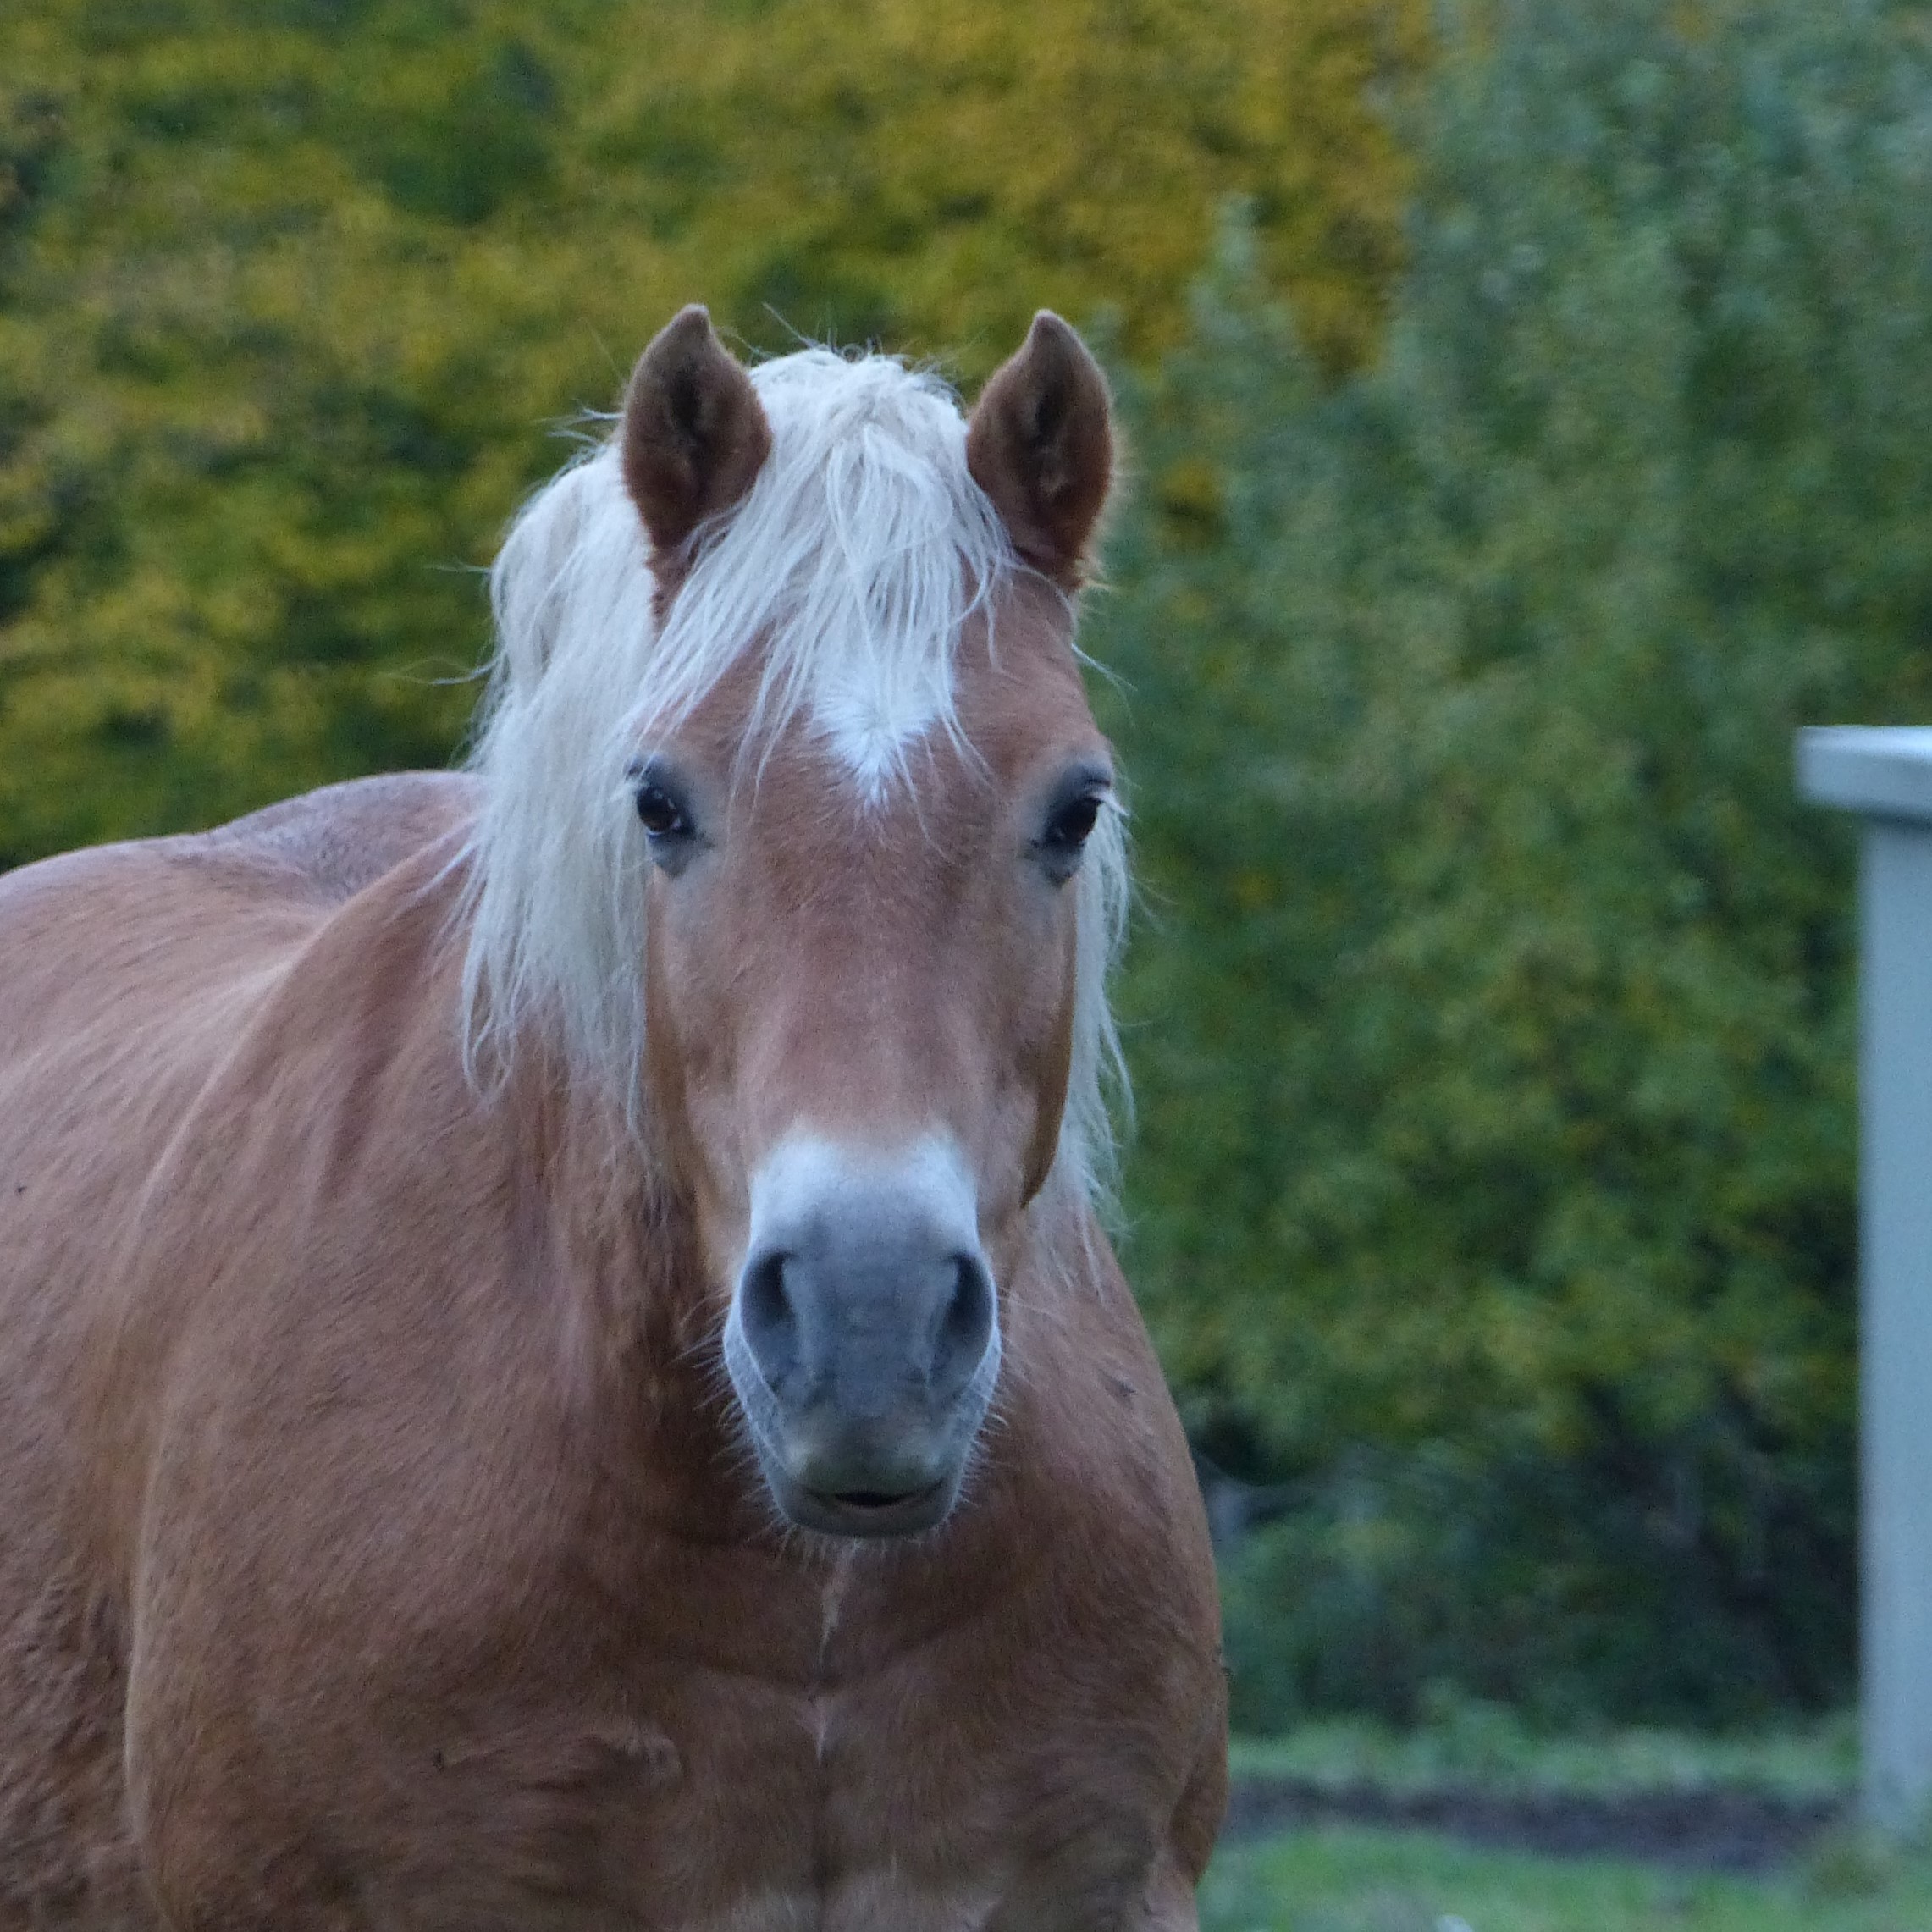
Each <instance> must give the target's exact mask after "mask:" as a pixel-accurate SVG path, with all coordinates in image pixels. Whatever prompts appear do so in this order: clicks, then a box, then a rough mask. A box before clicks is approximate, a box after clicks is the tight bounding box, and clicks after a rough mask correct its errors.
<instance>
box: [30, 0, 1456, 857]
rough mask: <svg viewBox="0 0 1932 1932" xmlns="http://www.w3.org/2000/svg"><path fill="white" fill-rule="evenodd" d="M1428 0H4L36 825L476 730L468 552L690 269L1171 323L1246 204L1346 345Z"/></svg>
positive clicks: (989, 322)
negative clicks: (1384, 116)
mask: <svg viewBox="0 0 1932 1932" xmlns="http://www.w3.org/2000/svg"><path fill="white" fill-rule="evenodd" d="M1419 14H1420V7H1419V5H1418V0H1306V3H1305V4H1298V5H1297V6H1296V7H1295V8H1292V9H1283V8H1282V7H1281V6H1280V5H1279V4H1278V0H1210V3H1208V4H1206V5H1199V4H1192V3H1184V0H1060V3H1058V4H1056V5H1055V6H1053V7H1052V8H1046V9H1041V8H1037V7H1030V6H1024V5H1021V4H1018V0H919V4H917V5H914V4H910V3H908V0H863V3H859V4H854V3H853V0H836V3H835V0H787V4H786V5H784V6H772V5H768V4H763V3H760V0H698V3H696V4H692V5H687V6H682V7H669V6H665V5H663V4H661V3H652V0H537V3H534V4H533V3H530V0H524V3H522V4H516V5H512V4H511V3H510V0H463V3H461V4H455V5H449V4H438V5H430V4H428V3H427V0H250V3H249V4H247V5H240V4H237V3H236V0H8V4H7V5H6V6H5V7H3V8H0V865H4V864H15V863H18V862H19V861H21V860H23V859H26V858H34V857H38V856H40V855H41V854H42V853H47V852H50V851H53V850H56V849H58V848H59V847H64V846H68V845H73V844H77V843H80V842H86V841H89V840H94V839H100V838H106V837H109V836H119V835H124V834H129V833H138V832H153V831H168V830H174V829H179V828H180V827H183V826H186V825H205V824H208V823H211V822H213V821H216V820H220V819H223V818H225V817H227V816H229V815H231V814H234V813H235V812H238V811H240V810H243V809H247V808H249V807H251V806H255V805H258V804H261V803H265V802H266V801H268V799H271V798H278V797H280V796H283V795H284V794H285V793H288V792H293V791H296V790H299V789H301V788H302V787H306V786H309V785H312V784H315V783H317V782H320V781H323V780H326V779H330V778H338V777H345V776H351V775H352V774H354V773H356V772H360V771H365V770H372V769H375V768H379V767H384V766H392V765H420V764H430V765H439V764H442V763H444V762H445V761H446V760H447V759H449V757H450V753H451V750H452V748H453V747H454V746H455V744H456V742H458V740H459V738H460V737H461V731H462V729H463V726H464V721H465V720H466V716H467V715H468V713H469V710H470V709H471V704H472V698H473V691H472V689H471V688H470V687H468V686H467V685H466V683H465V682H463V674H464V673H465V672H466V670H467V669H468V667H470V666H472V665H474V664H475V663H476V662H477V659H478V658H479V657H480V656H481V654H482V653H483V648H484V644H485V634H484V633H485V622H484V613H483V600H482V598H481V596H480V595H479V593H478V590H477V585H476V582H475V581H474V576H473V570H472V566H477V565H479V564H481V563H483V562H484V561H485V560H487V559H488V558H489V555H490V553H491V551H492V550H493V549H494V544H495V540H496V536H497V533H498V532H499V531H500V528H501V527H502V525H503V523H504V522H505V518H506V517H507V516H508V514H509V512H510V511H511V509H512V508H513V506H514V505H515V504H516V500H517V499H518V497H519V496H520V495H521V494H522V493H523V492H524V491H525V490H526V489H527V488H528V487H529V486H530V485H531V484H532V483H534V482H535V481H536V480H537V479H538V477H541V476H542V475H544V473H546V472H548V471H549V470H551V469H553V468H555V466H556V465H557V464H558V462H559V461H560V460H561V458H562V456H563V455H565V454H566V452H565V450H562V449H561V448H560V447H559V446H558V444H557V443H556V441H555V438H554V436H552V435H551V434H549V429H550V428H554V426H555V425H556V424H558V423H560V422H568V421H571V420H572V419H574V418H575V417H577V416H578V414H579V413H580V412H581V411H582V410H583V409H584V408H585V407H586V406H593V407H602V406H608V405H609V404H610V401H611V400H612V399H613V397H614V396H615V394H616V393H617V390H618V388H619V386H620V384H621V379H622V377H623V374H624V373H625V371H626V370H627V367H628V366H629V362H630V360H631V358H632V356H635V354H636V353H637V351H638V349H639V348H640V347H641V346H642V345H643V342H644V340H645V339H647V338H648V337H649V335H650V334H651V333H652V332H653V331H654V329H655V328H658V327H659V326H660V324H661V323H663V322H664V321H665V319H666V318H667V317H669V316H670V315H671V313H672V312H674V311H675V310H676V308H677V307H678V306H680V305H681V304H682V303H684V302H686V301H692V300H694V299H695V300H704V301H709V303H710V304H711V305H712V306H713V308H714V311H715V313H716V314H717V315H718V317H719V318H720V322H721V323H724V324H726V326H727V327H733V328H737V330H738V331H739V332H740V333H741V334H742V336H743V337H744V338H745V339H747V340H748V341H749V342H751V343H752V344H753V345H763V346H765V347H777V346H785V345H788V344H789V343H790V341H791V340H792V337H791V335H790V333H789V331H790V330H791V329H792V328H800V329H804V330H808V331H815V332H823V333H825V334H829V335H831V336H832V337H833V338H835V339H841V340H847V341H850V340H854V339H864V338H865V337H868V336H878V337H880V338H882V339H886V340H888V341H889V342H890V343H891V345H893V346H894V347H895V348H899V349H903V350H907V351H910V352H912V353H913V354H915V355H928V354H933V353H939V352H957V353H958V356H959V357H960V365H961V367H962V369H963V373H965V374H967V375H968V376H974V377H976V376H980V375H983V374H985V373H986V371H987V370H988V369H989V368H990V367H991V366H992V364H993V362H995V361H996V360H997V359H998V358H999V357H1000V356H1002V355H1004V354H1006V353H1007V352H1008V351H1010V349H1011V348H1012V347H1013V345H1015V344H1016V343H1017V342H1018V339H1019V338H1020V336H1021V334H1023V333H1024V328H1025V324H1026V322H1027V319H1028V317H1029V316H1030V314H1031V312H1032V310H1033V309H1034V307H1035V306H1038V305H1040V304H1042V303H1046V304H1051V305H1054V306H1059V307H1061V308H1063V309H1064V310H1065V311H1066V312H1068V313H1069V314H1071V315H1073V316H1074V317H1089V316H1091V315H1092V314H1094V313H1096V312H1097V311H1098V310H1099V309H1100V308H1101V306H1107V307H1109V308H1111V309H1112V311H1114V312H1117V313H1118V317H1119V321H1120V325H1121V327H1122V328H1123V331H1124V332H1125V338H1126V339H1127V340H1128V341H1129V343H1130V344H1132V345H1134V347H1135V349H1136V351H1145V350H1149V349H1151V348H1152V347H1154V346H1156V345H1160V344H1162V343H1164V342H1167V341H1170V340H1172V339H1173V338H1174V337H1175V335H1176V333H1177V329H1178V326H1179V322H1180V318H1181V316H1182V312H1183V303H1184V290H1185V288H1186V286H1187V284H1188V283H1189V281H1190V279H1191V278H1192V277H1193V276H1194V275H1195V273H1198V271H1199V269H1200V268H1201V262H1202V259H1203V251H1204V247H1205V244H1206V236H1207V233H1208V229H1209V214H1210V211H1211V209H1212V207H1213V206H1214V204H1215V201H1216V199H1217V197H1218V196H1221V195H1223V194H1225V193H1227V192H1228V191H1229V190H1240V191H1242V192H1245V193H1248V194H1250V195H1252V196H1256V198H1257V205H1258V206H1259V207H1260V208H1261V211H1262V217H1261V228H1262V230H1263V234H1264V251H1265V254H1266V257H1267V262H1268V265H1269V266H1268V273H1270V275H1271V277H1272V280H1273V284H1274V285H1276V286H1278V287H1279V288H1282V289H1284V290H1288V291H1289V293H1291V294H1292V295H1293V296H1294V299H1295V301H1297V303H1298V305H1299V306H1300V309H1301V311H1302V312H1303V313H1304V314H1305V317H1307V320H1308V325H1309V328H1310V329H1311V334H1312V336H1313V338H1314V339H1317V341H1319V342H1320V343H1321V345H1322V347H1323V351H1324V353H1326V354H1327V355H1328V356H1329V357H1330V358H1331V359H1332V360H1333V361H1336V362H1346V361H1348V360H1350V358H1352V357H1355V356H1359V355H1360V354H1361V351H1362V350H1363V348H1364V347H1365V345H1366V343H1367V342H1368V340H1369V339H1370V337H1371V335H1372V332H1373V329H1374V328H1375V325H1376V319H1377V314H1378V312H1379V306H1380V302H1381V299H1382V296H1383V293H1384V291H1385V289H1386V285H1387V283H1388V278H1389V273H1390V270H1391V268H1392V265H1393V262H1394V251H1395V246H1396V234H1397V229H1396V213H1397V207H1398V202H1399V189H1400V183H1399V169H1398V166H1397V162H1396V156H1395V150H1394V144H1393V142H1392V140H1391V138H1390V136H1389V135H1388V130H1387V129H1386V128H1385V126H1384V125H1383V123H1382V122H1381V121H1380V120H1379V119H1377V116H1376V114H1375V113H1374V112H1373V111H1372V107H1371V105H1370V103H1369V102H1368V100H1367V95H1368V93H1369V91H1371V90H1372V88H1374V87H1376V86H1381V87H1382V88H1383V90H1384V91H1386V90H1387V89H1388V87H1390V86H1394V84H1395V83H1396V82H1397V80H1399V77H1400V75H1402V74H1403V73H1404V72H1405V71H1406V69H1407V68H1408V67H1409V65H1410V63H1411V62H1412V60H1413V58H1414V54H1415V51H1416V39H1417V22H1418V19H1419Z"/></svg>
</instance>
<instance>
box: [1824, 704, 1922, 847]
mask: <svg viewBox="0 0 1932 1932" xmlns="http://www.w3.org/2000/svg"><path fill="white" fill-rule="evenodd" d="M1797 781H1798V791H1799V792H1801V793H1802V795H1803V796H1804V797H1805V798H1810V799H1812V800H1813V801H1814V802H1815V803H1819V804H1820V805H1836V806H1837V807H1839V808H1840V809H1841V810H1843V811H1847V812H1863V813H1865V814H1868V815H1869V816H1871V817H1874V818H1881V819H1911V820H1918V821H1920V822H1922V823H1924V824H1927V825H1932V726H1928V725H1816V726H1812V727H1810V728H1809V729H1808V730H1806V731H1800V732H1799V733H1798V738H1797Z"/></svg>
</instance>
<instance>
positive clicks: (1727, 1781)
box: [1201, 1703, 1932, 1932]
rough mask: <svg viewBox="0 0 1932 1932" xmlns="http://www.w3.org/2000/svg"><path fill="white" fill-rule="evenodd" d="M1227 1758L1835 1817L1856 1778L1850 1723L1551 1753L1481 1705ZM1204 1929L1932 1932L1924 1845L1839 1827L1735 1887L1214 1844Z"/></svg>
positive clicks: (1307, 1843)
mask: <svg viewBox="0 0 1932 1932" xmlns="http://www.w3.org/2000/svg"><path fill="white" fill-rule="evenodd" d="M1231 1755H1232V1759H1233V1766H1234V1772H1235V1775H1237V1776H1238V1777H1247V1778H1264V1779H1265V1778H1268V1777H1271V1776H1272V1777H1274V1778H1278V1779H1286V1780H1297V1781H1301V1782H1306V1783H1309V1784H1312V1785H1314V1786H1318V1787H1319V1786H1326V1787H1328V1788H1332V1789H1342V1788H1345V1787H1350V1786H1370V1787H1373V1788H1376V1789H1378V1790H1381V1791H1387V1792H1389V1793H1392V1794H1399V1795H1405V1796H1412V1795H1418V1794H1421V1793H1426V1792H1430V1791H1448V1790H1477V1791H1484V1792H1488V1793H1493V1794H1496V1795H1502V1796H1507V1795H1515V1796H1523V1797H1554V1796H1564V1795H1570V1796H1576V1797H1604V1798H1609V1797H1621V1796H1631V1795H1634V1794H1637V1793H1653V1794H1654V1793H1659V1792H1672V1793H1696V1792H1699V1791H1719V1790H1730V1791H1753V1792H1758V1793H1763V1794H1765V1795H1767V1796H1771V1797H1780V1798H1785V1799H1790V1800H1822V1801H1824V1802H1829V1803H1832V1804H1837V1805H1846V1806H1847V1807H1848V1805H1849V1802H1850V1800H1851V1798H1852V1794H1853V1792H1854V1791H1855V1789H1856V1786H1857V1726H1856V1724H1855V1722H1854V1721H1853V1720H1852V1718H1851V1717H1850V1716H1849V1715H1846V1716H1843V1717H1838V1718H1834V1719H1829V1720H1827V1721H1825V1722H1824V1723H1821V1724H1819V1725H1813V1726H1811V1727H1809V1728H1807V1729H1804V1730H1799V1731H1781V1732H1778V1733H1774V1734H1766V1735H1763V1736H1746V1737H1703V1736H1693V1735H1690V1734H1686V1733H1680V1732H1672V1731H1607V1732H1604V1733H1603V1734H1601V1735H1598V1736H1570V1737H1554V1738H1553V1737H1546V1736H1538V1735H1537V1734H1536V1733H1534V1732H1532V1731H1529V1730H1528V1729H1527V1728H1526V1727H1525V1726H1524V1725H1521V1723H1520V1722H1519V1721H1518V1720H1517V1719H1515V1717H1513V1716H1512V1715H1511V1714H1510V1713H1509V1712H1507V1711H1504V1710H1501V1709H1499V1708H1495V1707H1493V1706H1488V1705H1482V1704H1468V1703H1456V1704H1453V1705H1445V1706H1444V1707H1443V1708H1440V1709H1438V1710H1437V1711H1436V1712H1435V1713H1434V1714H1433V1721H1432V1722H1431V1723H1430V1724H1429V1725H1427V1726H1426V1727H1425V1728H1424V1729H1422V1730H1420V1731H1411V1732H1394V1731H1387V1730H1383V1729H1382V1728H1380V1727H1377V1726H1376V1725H1368V1724H1359V1723H1350V1722H1324V1723H1321V1724H1311V1725H1305V1726H1304V1727H1302V1728H1301V1729H1300V1730H1298V1731H1295V1732H1294V1734H1293V1735H1292V1736H1286V1737H1279V1738H1265V1739H1263V1738H1246V1739H1241V1740H1238V1741H1237V1742H1236V1743H1235V1745H1234V1749H1233V1752H1232V1753H1231ZM1201 1932H1932V1837H1929V1838H1928V1840H1927V1841H1925V1842H1924V1844H1922V1845H1920V1846H1918V1847H1917V1848H1913V1849H1900V1848H1897V1847H1894V1846H1887V1845H1885V1844H1883V1843H1881V1842H1879V1841H1875V1840H1873V1839H1871V1838H1869V1837H1867V1836H1865V1835H1863V1834H1862V1833H1859V1832H1857V1831H1856V1830H1852V1829H1850V1828H1848V1827H1847V1828H1844V1829H1841V1830H1834V1831H1832V1832H1830V1833H1828V1834H1827V1835H1825V1836H1824V1838H1823V1839H1821V1840H1819V1841H1817V1842H1816V1843H1814V1844H1813V1846H1812V1847H1811V1848H1810V1849H1809V1850H1808V1852H1806V1853H1805V1854H1804V1855H1802V1857H1799V1858H1797V1859H1796V1860H1794V1862H1793V1863H1792V1864H1791V1867H1790V1868H1789V1869H1786V1870H1782V1871H1780V1872H1778V1873H1775V1874H1769V1875H1765V1876H1758V1877H1742V1876H1732V1875H1728V1874H1701V1873H1693V1872H1684V1871H1677V1870H1672V1869H1666V1868H1664V1867H1660V1866H1658V1865H1653V1864H1644V1863H1635V1862H1626V1861H1621V1860H1615V1859H1607V1858H1589V1859H1562V1858H1551V1857H1539V1856H1537V1855H1533V1854H1531V1853H1526V1852H1494V1851H1487V1850H1478V1849H1477V1848H1475V1847H1473V1846H1467V1845H1465V1844H1462V1843H1460V1842H1458V1841H1454V1840H1451V1839H1449V1838H1445V1837H1441V1836H1438V1835H1435V1834H1433V1833H1430V1832H1424V1831H1394V1830H1379V1829H1369V1828H1366V1827H1361V1826H1355V1825H1342V1824H1334V1825H1321V1826H1311V1827H1308V1828H1305V1829H1303V1830H1295V1831H1291V1832H1287V1833H1284V1834H1283V1835H1280V1836H1278V1837H1274V1838H1269V1839H1264V1840H1259V1841H1251V1842H1248V1843H1236V1844H1231V1845H1229V1846H1226V1847H1225V1848H1224V1849H1223V1851H1222V1852H1221V1853H1220V1854H1219V1855H1218V1856H1217V1858H1216V1859H1215V1862H1214V1864H1213V1866H1212V1869H1210V1870H1209V1872H1208V1874H1207V1877H1206V1880H1205V1881H1204V1882H1203V1884H1202V1886H1201Z"/></svg>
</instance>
